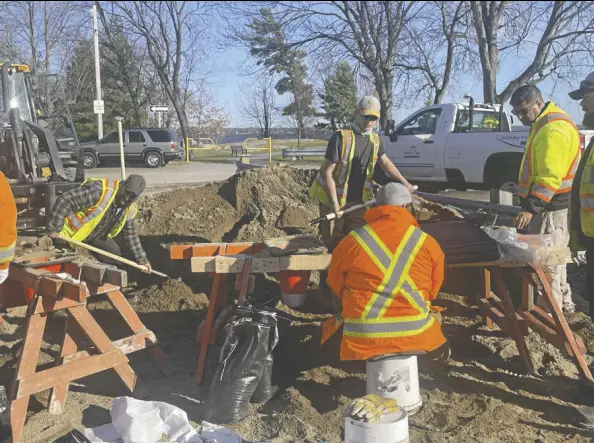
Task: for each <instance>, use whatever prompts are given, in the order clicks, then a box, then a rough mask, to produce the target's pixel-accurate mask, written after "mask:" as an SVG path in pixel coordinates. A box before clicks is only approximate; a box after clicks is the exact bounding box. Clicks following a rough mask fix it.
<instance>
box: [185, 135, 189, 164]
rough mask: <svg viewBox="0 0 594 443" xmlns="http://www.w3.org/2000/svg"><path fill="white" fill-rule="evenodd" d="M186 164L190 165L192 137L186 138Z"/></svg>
mask: <svg viewBox="0 0 594 443" xmlns="http://www.w3.org/2000/svg"><path fill="white" fill-rule="evenodd" d="M186 163H190V137H186Z"/></svg>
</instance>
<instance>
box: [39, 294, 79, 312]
mask: <svg viewBox="0 0 594 443" xmlns="http://www.w3.org/2000/svg"><path fill="white" fill-rule="evenodd" d="M76 306H84V303H80V302H76V301H74V300H71V299H69V298H62V299H61V300H56V299H53V298H50V297H40V298H39V300H38V303H37V305H36V306H35V311H34V313H35V314H42V313H47V312H54V311H58V310H60V309H67V308H74V307H76Z"/></svg>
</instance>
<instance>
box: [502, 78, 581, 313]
mask: <svg viewBox="0 0 594 443" xmlns="http://www.w3.org/2000/svg"><path fill="white" fill-rule="evenodd" d="M511 105H512V107H513V110H512V113H513V114H514V115H516V116H517V117H518V118H519V119H520V121H521V122H522V123H523V124H524V125H526V126H531V128H530V133H529V135H528V140H527V142H526V151H525V152H524V158H523V159H522V163H521V165H520V175H519V179H518V193H519V196H520V203H521V206H522V212H521V213H520V214H519V215H518V216H517V218H516V227H517V228H518V229H520V230H521V229H524V228H528V233H530V234H550V235H551V237H552V242H553V246H559V247H566V246H567V245H568V244H569V229H568V219H567V216H568V208H569V200H570V195H571V187H572V183H573V178H574V176H575V173H576V170H577V166H578V163H579V160H580V134H579V132H578V129H577V127H576V126H575V124H574V123H573V121H572V120H571V117H569V115H567V113H565V112H564V111H563V110H561V109H560V108H558V107H557V106H556V105H555V103H554V102H552V101H550V102H547V103H545V102H544V100H543V98H542V94H541V92H540V90H539V89H538V88H537V87H536V86H534V85H524V86H521V87H519V88H518V89H516V90H515V91H514V93H513V95H512V97H511ZM551 275H552V279H553V280H552V284H551V288H552V292H553V296H554V297H555V300H556V301H557V303H558V304H559V307H560V308H562V309H563V310H564V311H565V312H574V310H575V304H574V303H573V301H572V299H571V288H570V287H569V284H568V283H567V271H566V266H565V265H558V266H553V267H552V269H551ZM543 307H544V306H543Z"/></svg>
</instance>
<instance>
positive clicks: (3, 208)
mask: <svg viewBox="0 0 594 443" xmlns="http://www.w3.org/2000/svg"><path fill="white" fill-rule="evenodd" d="M0 214H2V217H0V270H4V269H7V268H8V266H9V265H10V262H11V261H12V259H13V258H14V252H15V247H16V240H17V225H16V223H17V207H16V203H15V201H14V196H13V194H12V190H11V189H10V184H9V183H8V180H7V179H6V177H5V176H4V174H3V173H2V172H0Z"/></svg>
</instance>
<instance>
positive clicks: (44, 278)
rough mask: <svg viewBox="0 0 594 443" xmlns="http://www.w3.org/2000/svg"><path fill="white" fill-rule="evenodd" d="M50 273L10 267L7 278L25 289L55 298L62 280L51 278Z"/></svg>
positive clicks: (15, 266)
mask: <svg viewBox="0 0 594 443" xmlns="http://www.w3.org/2000/svg"><path fill="white" fill-rule="evenodd" d="M53 275H54V273H53V272H51V271H46V270H44V269H34V268H23V267H20V266H17V265H12V264H11V265H10V272H9V274H8V278H9V279H10V280H13V281H18V282H20V283H21V284H22V285H23V286H24V287H25V288H30V289H34V290H36V291H37V292H38V293H40V294H43V295H46V296H48V297H54V298H55V297H57V296H58V292H59V291H60V288H61V286H62V282H63V280H61V279H58V278H55V277H54V278H52V276H53Z"/></svg>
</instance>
